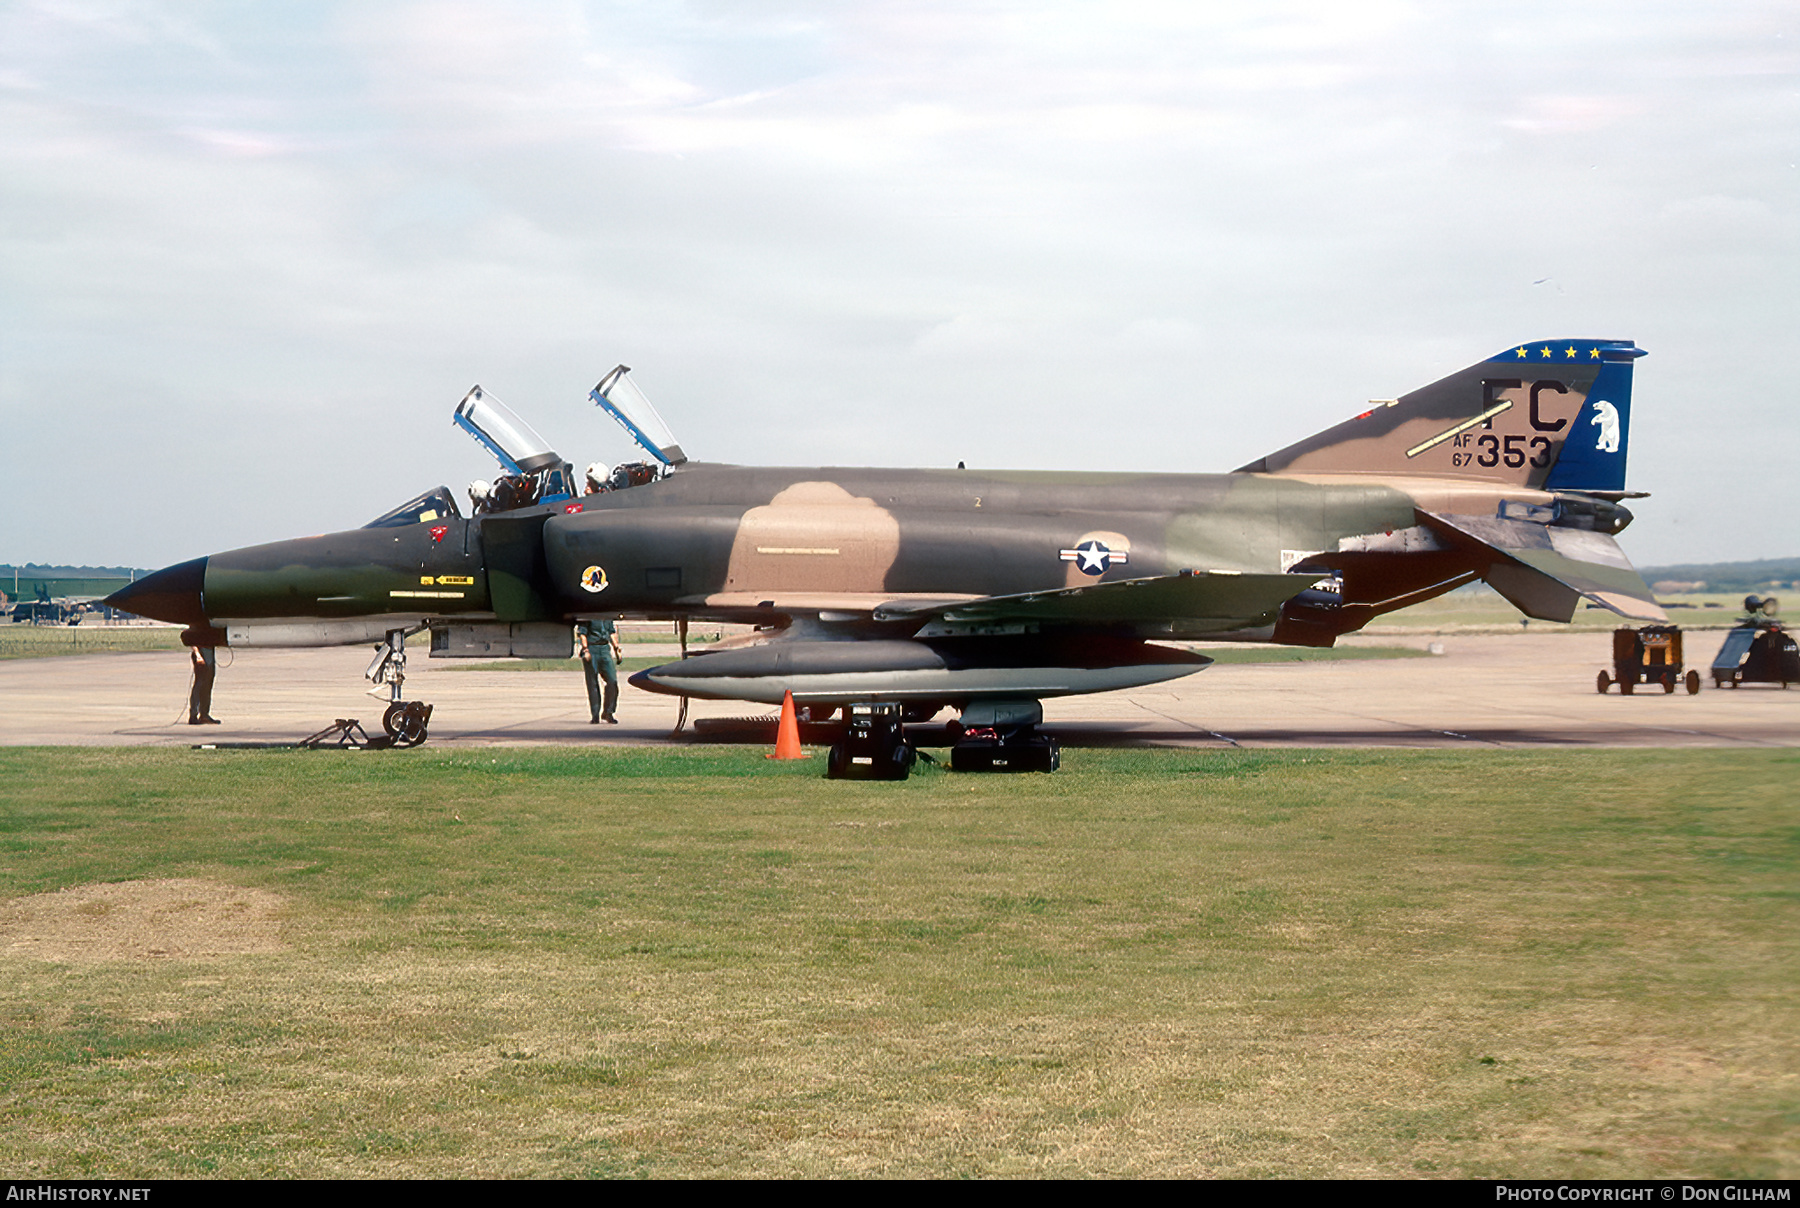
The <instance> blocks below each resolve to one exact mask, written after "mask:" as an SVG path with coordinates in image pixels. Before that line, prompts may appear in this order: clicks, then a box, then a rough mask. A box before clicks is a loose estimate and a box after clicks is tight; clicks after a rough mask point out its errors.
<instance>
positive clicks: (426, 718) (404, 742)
mask: <svg viewBox="0 0 1800 1208" xmlns="http://www.w3.org/2000/svg"><path fill="white" fill-rule="evenodd" d="M430 724H431V706H430V705H428V704H426V703H425V702H424V701H421V700H397V701H395V702H394V703H393V704H391V705H389V706H388V707H387V712H385V713H383V714H382V715H381V728H382V729H384V730H386V731H387V732H388V737H389V738H391V739H393V740H394V745H395V746H397V747H416V746H418V745H419V744H420V743H422V742H424V741H425V729H426V727H427V726H429V725H430Z"/></svg>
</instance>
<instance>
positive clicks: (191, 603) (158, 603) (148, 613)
mask: <svg viewBox="0 0 1800 1208" xmlns="http://www.w3.org/2000/svg"><path fill="white" fill-rule="evenodd" d="M205 584H206V559H205V558H195V559H194V560H193V561H191V562H177V563H176V564H175V565H174V566H165V567H164V568H163V569H161V570H159V571H156V572H155V573H154V574H148V575H145V576H144V577H143V578H141V579H139V580H138V581H137V582H135V583H131V584H128V585H127V586H125V587H121V588H120V589H119V590H118V591H115V592H113V594H112V595H110V596H108V597H106V599H105V600H104V601H102V603H104V604H106V605H107V606H108V607H109V608H118V609H122V610H123V611H125V612H129V613H133V614H135V615H137V616H140V617H149V618H151V619H152V620H156V621H169V622H171V623H173V624H176V625H187V626H191V627H195V628H205V627H207V626H208V625H210V624H211V622H210V621H208V620H207V618H206V610H205V608H203V607H202V606H201V602H200V591H201V588H202V587H204V586H205Z"/></svg>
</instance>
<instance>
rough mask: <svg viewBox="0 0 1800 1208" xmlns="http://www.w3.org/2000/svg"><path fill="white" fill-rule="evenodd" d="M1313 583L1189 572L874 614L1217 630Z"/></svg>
mask: <svg viewBox="0 0 1800 1208" xmlns="http://www.w3.org/2000/svg"><path fill="white" fill-rule="evenodd" d="M1315 582H1317V579H1316V578H1315V577H1311V576H1307V575H1252V574H1238V573H1235V572H1232V571H1195V572H1192V573H1183V574H1178V575H1160V576H1157V577H1155V578H1148V579H1119V580H1116V581H1114V582H1110V583H1097V584H1095V585H1093V586H1091V587H1071V588H1067V589H1065V590H1060V591H1038V592H1025V593H1022V594H1019V595H1009V596H983V597H982V598H980V599H976V600H968V601H963V602H959V603H955V604H950V605H918V604H908V603H903V602H896V603H892V604H887V605H883V606H882V607H881V608H879V609H877V610H876V612H875V619H876V620H899V619H901V618H903V617H911V616H918V617H924V616H931V615H935V616H938V617H941V618H942V619H944V620H946V621H1066V622H1087V623H1090V624H1110V623H1138V622H1158V621H1180V622H1183V623H1184V624H1185V625H1186V626H1187V627H1189V628H1194V629H1204V630H1216V631H1221V632H1223V631H1228V630H1235V629H1247V628H1251V627H1254V626H1257V625H1267V624H1271V623H1273V622H1274V620H1275V617H1276V614H1277V613H1279V612H1280V611H1281V606H1282V604H1284V603H1286V602H1287V601H1288V600H1289V599H1291V598H1292V597H1294V596H1297V595H1299V594H1300V593H1301V592H1303V591H1305V590H1306V589H1307V588H1309V587H1311V586H1312V585H1313V584H1314V583H1315Z"/></svg>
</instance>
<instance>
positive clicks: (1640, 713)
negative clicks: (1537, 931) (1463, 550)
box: [0, 632, 1800, 748]
mask: <svg viewBox="0 0 1800 1208" xmlns="http://www.w3.org/2000/svg"><path fill="white" fill-rule="evenodd" d="M1427 642H1437V643H1441V644H1442V646H1443V649H1444V652H1443V653H1442V654H1441V655H1435V656H1432V657H1428V658H1413V659H1380V660H1375V659H1361V660H1345V661H1339V662H1313V663H1300V662H1287V663H1251V664H1227V665H1219V666H1214V667H1210V668H1208V669H1207V670H1205V671H1203V672H1201V673H1199V674H1197V675H1192V676H1189V677H1187V678H1185V679H1181V680H1176V681H1174V682H1173V683H1169V684H1161V685H1157V686H1155V687H1151V688H1144V689H1138V690H1133V691H1126V692H1112V693H1105V694H1102V695H1098V696H1081V697H1068V698H1063V699H1058V700H1049V701H1046V702H1044V713H1045V728H1046V729H1047V730H1049V731H1050V732H1052V733H1054V734H1056V735H1057V736H1058V737H1059V738H1060V739H1061V740H1062V741H1063V742H1064V744H1065V745H1067V746H1071V747H1080V746H1131V745H1154V746H1164V745H1172V746H1202V747H1205V746H1215V747H1227V746H1241V747H1263V746H1385V747H1463V748H1469V747H1474V748H1503V747H1543V746H1561V747H1585V746H1602V747H1666V746H1692V747H1770V746H1774V747H1795V746H1800V689H1790V690H1786V691H1784V690H1782V689H1780V688H1778V687H1768V686H1760V685H1759V686H1753V687H1747V688H1740V689H1736V690H1732V689H1726V690H1719V689H1715V688H1713V687H1712V685H1711V681H1710V679H1708V680H1707V683H1706V685H1705V687H1703V688H1702V690H1701V692H1700V694H1699V695H1698V696H1689V695H1687V693H1686V692H1685V691H1678V692H1676V693H1675V694H1674V695H1665V694H1664V693H1663V692H1662V691H1661V690H1660V689H1656V688H1652V689H1648V690H1646V689H1643V688H1641V687H1640V689H1639V691H1638V692H1637V693H1636V694H1634V695H1632V696H1629V697H1621V696H1619V695H1618V693H1617V690H1616V689H1615V690H1614V691H1612V692H1609V693H1608V694H1606V695H1604V696H1602V695H1600V694H1598V693H1597V692H1595V690H1594V677H1595V673H1596V672H1598V671H1600V670H1601V669H1602V668H1608V669H1609V668H1610V660H1611V646H1610V637H1609V635H1608V634H1606V633H1595V632H1587V633H1531V634H1507V635H1466V636H1465V635H1457V634H1449V635H1440V634H1420V635H1417V636H1412V637H1407V638H1394V637H1352V638H1350V639H1347V640H1346V641H1345V643H1344V644H1346V645H1348V644H1353V643H1354V644H1359V645H1390V646H1391V645H1414V646H1419V647H1423V646H1424V645H1425V644H1426V643H1427ZM1695 645H1697V646H1700V647H1703V648H1704V659H1703V661H1701V662H1699V663H1698V664H1697V665H1698V666H1699V667H1700V670H1701V675H1702V676H1703V677H1705V676H1706V670H1705V666H1706V663H1705V661H1704V660H1709V659H1710V657H1711V655H1712V653H1713V651H1714V650H1715V649H1716V643H1715V642H1714V641H1712V640H1711V635H1707V639H1706V640H1699V635H1696V640H1695ZM626 653H627V654H628V655H629V656H632V657H639V656H645V655H659V656H660V655H667V657H671V658H672V657H674V647H673V646H670V647H668V648H667V649H666V650H664V649H662V648H660V647H657V646H650V645H644V644H633V645H631V646H629V647H628V648H627V652H626ZM369 658H370V652H369V650H368V649H367V648H365V647H360V646H357V647H347V648H335V649H326V650H241V651H225V650H221V651H220V652H219V664H220V666H219V674H218V682H217V684H216V686H215V687H214V690H213V713H214V715H215V716H218V717H220V718H222V719H223V720H224V724H223V725H218V726H205V727H199V726H188V725H186V724H185V719H186V716H187V693H188V682H189V672H188V659H187V655H186V653H185V652H183V651H170V652H159V653H151V654H99V655H81V656H74V657H65V658H41V659H14V660H8V661H4V662H0V745H12V746H19V745H46V746H115V745H122V746H188V745H191V744H194V743H197V742H271V743H276V742H293V741H296V740H298V739H300V738H303V737H305V736H306V735H308V734H312V733H314V732H316V731H318V730H321V729H323V728H325V727H326V726H328V725H330V724H331V722H332V720H333V719H334V718H340V717H354V718H358V719H360V720H361V721H362V723H363V725H364V727H365V728H366V729H367V730H369V731H370V732H371V733H380V732H381V715H382V711H383V709H384V708H385V701H384V700H377V699H376V698H374V697H372V696H368V695H365V694H364V692H363V689H365V688H366V687H368V684H367V681H365V680H364V679H363V678H362V673H363V669H364V668H365V667H366V666H367V665H368V661H369ZM570 668H571V670H569V671H567V672H560V671H518V670H488V669H476V668H473V667H471V666H470V665H469V664H468V663H464V662H461V661H453V660H433V659H429V658H427V657H425V653H424V651H423V650H418V651H415V652H413V653H412V656H411V659H410V661H409V664H408V668H407V670H408V678H407V682H406V689H407V692H406V695H407V698H408V699H411V700H423V701H429V702H431V704H432V705H433V706H434V707H435V713H434V714H433V717H432V721H431V731H430V738H429V745H431V746H433V747H439V748H455V747H479V746H490V745H512V744H526V743H560V744H583V743H614V744H618V743H631V744H641V743H653V742H662V741H665V740H666V739H667V737H668V735H669V733H670V731H671V730H672V729H673V727H674V723H675V716H676V701H675V700H674V698H672V697H665V696H657V695H653V694H650V693H645V692H639V691H637V690H635V689H633V688H631V687H629V686H626V687H624V688H623V689H622V693H621V699H620V708H619V716H620V720H621V723H622V724H620V725H616V726H609V725H605V724H601V725H597V726H596V725H589V724H588V720H587V696H586V692H585V690H584V688H583V686H582V680H581V673H580V670H579V668H578V666H577V664H575V663H570ZM769 712H770V711H769V710H768V709H766V708H763V707H760V706H756V705H748V704H743V703H740V702H731V701H695V702H693V705H692V708H691V711H690V718H705V717H749V716H762V715H766V714H768V713H769ZM950 716H951V714H949V713H948V712H946V713H945V714H944V715H943V718H948V717H950ZM940 720H941V719H940ZM913 733H914V735H915V736H917V737H925V736H927V735H928V734H929V731H926V730H923V729H920V728H917V727H915V728H914V729H913ZM686 737H687V738H688V739H689V740H692V734H691V732H690V733H689V734H688V735H687V736H686Z"/></svg>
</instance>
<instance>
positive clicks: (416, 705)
mask: <svg viewBox="0 0 1800 1208" xmlns="http://www.w3.org/2000/svg"><path fill="white" fill-rule="evenodd" d="M406 634H407V631H406V630H404V629H390V630H388V633H387V637H386V638H385V639H383V641H382V643H381V645H379V646H377V647H375V658H374V659H373V660H372V661H371V662H370V663H369V669H368V670H367V671H365V672H363V678H365V679H367V680H370V681H372V682H373V683H374V685H375V686H374V687H373V688H370V689H369V695H370V696H377V697H378V696H382V695H386V696H387V698H388V707H387V711H386V712H385V713H383V714H382V715H381V728H382V729H384V730H386V731H387V733H388V737H389V738H391V739H393V741H394V745H395V746H397V747H414V746H417V745H419V744H420V743H422V742H424V741H425V731H426V728H427V727H428V726H429V725H430V724H431V706H430V705H428V704H426V703H425V702H424V701H416V700H415V701H405V700H401V699H400V694H401V690H402V687H403V685H404V684H405V683H406Z"/></svg>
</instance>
